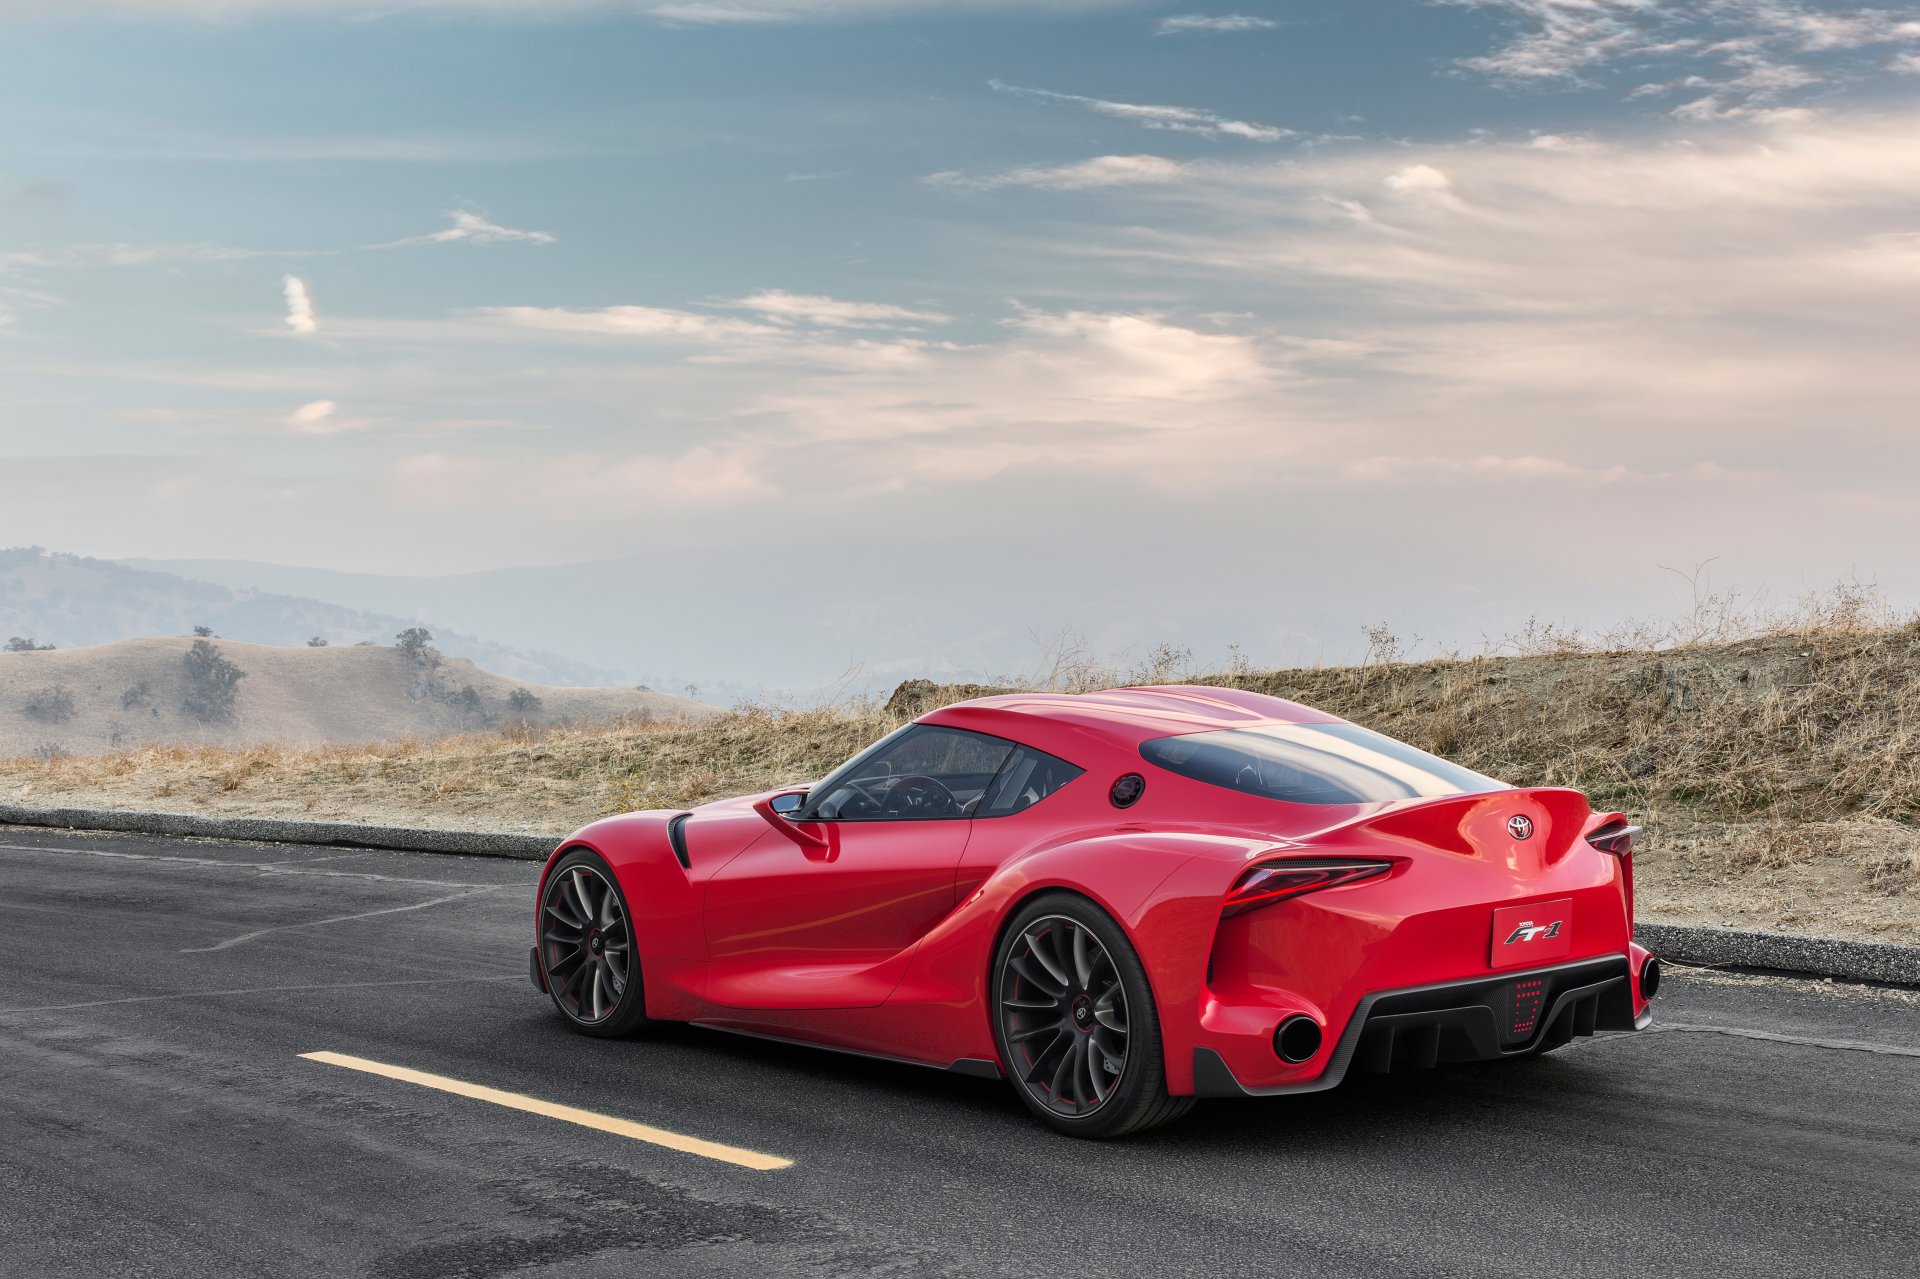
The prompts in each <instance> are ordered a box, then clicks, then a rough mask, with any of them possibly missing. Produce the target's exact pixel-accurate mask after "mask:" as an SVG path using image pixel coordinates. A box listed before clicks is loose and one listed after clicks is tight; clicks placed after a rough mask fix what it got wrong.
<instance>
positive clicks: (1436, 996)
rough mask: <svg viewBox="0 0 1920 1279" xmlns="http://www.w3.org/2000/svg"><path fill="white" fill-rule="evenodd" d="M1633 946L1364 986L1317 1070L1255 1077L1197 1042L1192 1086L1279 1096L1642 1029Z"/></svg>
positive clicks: (1205, 1092)
mask: <svg viewBox="0 0 1920 1279" xmlns="http://www.w3.org/2000/svg"><path fill="white" fill-rule="evenodd" d="M1634 997H1635V991H1634V983H1633V979H1632V972H1631V969H1630V967H1629V958H1628V956H1627V955H1624V954H1623V955H1607V956H1602V957H1601V958H1598V959H1585V960H1580V961H1578V962H1575V963H1569V964H1555V965H1552V966H1550V967H1545V968H1533V969H1527V970H1524V971H1516V972H1503V973H1500V974H1498V975H1494V976H1486V977H1473V978H1468V979H1466V980H1463V981H1450V982H1441V983H1439V984H1437V985H1432V986H1415V987H1410V988H1407V989H1402V990H1392V991H1380V992H1377V993H1374V994H1371V995H1366V996H1364V997H1363V998H1362V999H1361V1000H1360V1003H1359V1005H1358V1006H1357V1007H1356V1008H1355V1009H1354V1011H1353V1016H1352V1017H1351V1018H1349V1019H1348V1021H1347V1026H1346V1030H1345V1031H1343V1032H1342V1034H1341V1036H1340V1042H1339V1044H1338V1045H1337V1046H1336V1047H1335V1048H1334V1050H1333V1054H1332V1056H1331V1057H1329V1058H1328V1061H1327V1067H1326V1069H1325V1070H1324V1071H1322V1072H1321V1073H1320V1075H1319V1076H1318V1077H1317V1078H1314V1079H1311V1080H1307V1081H1304V1082H1300V1083H1287V1084H1278V1085H1268V1086H1260V1085H1255V1086H1251V1087H1249V1086H1247V1085H1244V1084H1242V1083H1241V1082H1240V1081H1239V1080H1238V1079H1237V1078H1235V1076H1234V1073H1233V1070H1232V1068H1231V1067H1229V1066H1228V1065H1227V1062H1226V1059H1225V1058H1223V1057H1222V1056H1221V1055H1220V1054H1219V1053H1218V1052H1216V1051H1215V1050H1214V1049H1212V1048H1208V1047H1205V1046H1201V1047H1197V1048H1195V1049H1194V1050H1193V1083H1194V1095H1195V1096H1199V1097H1272V1096H1280V1095H1284V1094H1288V1093H1303V1092H1319V1091H1321V1090H1323V1089H1327V1088H1332V1087H1333V1086H1334V1085H1336V1084H1338V1083H1339V1082H1340V1081H1341V1080H1342V1079H1344V1078H1345V1077H1346V1076H1347V1073H1348V1072H1349V1071H1350V1070H1369V1071H1388V1070H1396V1069H1405V1068H1409V1067H1423V1066H1435V1065H1439V1064H1441V1063H1443V1062H1449V1063H1450V1062H1466V1061H1495V1060H1498V1059H1500V1058H1502V1057H1519V1056H1524V1055H1525V1054H1527V1053H1530V1052H1534V1051H1536V1050H1538V1049H1539V1048H1541V1047H1542V1046H1544V1045H1549V1044H1559V1043H1565V1042H1566V1041H1567V1040H1569V1039H1572V1038H1573V1037H1575V1036H1576V1035H1591V1034H1593V1033H1594V1032H1595V1031H1596V1030H1639V1029H1642V1028H1644V1027H1645V1026H1646V1025H1647V1023H1648V1021H1649V1020H1650V1018H1649V1017H1647V1016H1646V1015H1642V1016H1641V1017H1638V1018H1636V1017H1635V1015H1634Z"/></svg>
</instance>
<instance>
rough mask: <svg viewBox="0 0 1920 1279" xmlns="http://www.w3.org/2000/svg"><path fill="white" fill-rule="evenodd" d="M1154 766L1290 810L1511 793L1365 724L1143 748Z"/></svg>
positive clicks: (1295, 727)
mask: <svg viewBox="0 0 1920 1279" xmlns="http://www.w3.org/2000/svg"><path fill="white" fill-rule="evenodd" d="M1140 753H1141V754H1142V755H1144V756H1145V757H1146V758H1147V759H1148V761H1150V762H1151V763H1154V764H1158V765H1159V766H1160V767H1162V768H1164V769H1166V770H1167V771H1169V772H1173V773H1178V774H1180V776H1182V777H1191V778H1193V779H1194V780H1195V781H1201V782H1206V783H1208V784H1209V785H1212V786H1223V787H1225V788H1226V789H1228V790H1236V791H1242V792H1244V793H1246V794H1248V795H1259V796H1261V797H1262V798H1263V799H1278V800H1283V801H1285V802H1286V803H1289V804H1379V803H1387V802H1390V801H1393V800H1399V799H1424V798H1428V797H1431V796H1437V795H1468V794H1476V793H1478V792H1481V791H1493V790H1505V789H1507V787H1506V785H1505V783H1503V782H1497V781H1495V780H1494V779H1493V778H1491V777H1483V776H1481V775H1480V774H1479V773H1476V772H1473V771H1472V770H1471V769H1466V768H1462V767H1460V766H1459V765H1458V764H1449V763H1448V762H1447V761H1446V760H1444V759H1441V758H1440V757H1439V756H1437V755H1429V754H1427V753H1426V752H1425V751H1423V750H1416V749H1414V748H1413V747H1411V746H1409V745H1407V744H1406V743H1405V742H1397V741H1395V740H1394V739H1393V738H1391V737H1386V736H1383V735H1382V734H1380V733H1375V732H1372V731H1370V730H1368V729H1364V728H1361V727H1360V726H1359V725H1358V724H1270V725H1267V726H1265V727H1261V728H1230V729H1222V730H1220V731H1217V732H1211V733H1190V734H1187V735H1185V736H1181V737H1158V738H1155V739H1153V740H1152V741H1148V742H1142V743H1141V744H1140Z"/></svg>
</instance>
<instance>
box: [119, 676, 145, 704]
mask: <svg viewBox="0 0 1920 1279" xmlns="http://www.w3.org/2000/svg"><path fill="white" fill-rule="evenodd" d="M152 704H153V686H152V685H150V684H148V683H147V681H145V680H141V681H140V682H139V683H138V684H129V685H127V687H126V688H125V689H124V690H122V691H121V693H120V709H121V710H123V711H130V710H132V709H133V708H134V707H136V706H151V705H152Z"/></svg>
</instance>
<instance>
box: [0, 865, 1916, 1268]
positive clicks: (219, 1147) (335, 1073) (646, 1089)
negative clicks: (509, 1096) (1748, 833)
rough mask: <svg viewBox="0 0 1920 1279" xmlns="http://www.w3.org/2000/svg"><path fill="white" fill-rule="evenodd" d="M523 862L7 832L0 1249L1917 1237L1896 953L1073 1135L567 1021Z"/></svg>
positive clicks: (78, 1260) (237, 1259)
mask: <svg viewBox="0 0 1920 1279" xmlns="http://www.w3.org/2000/svg"><path fill="white" fill-rule="evenodd" d="M535 873H536V869H535V867H533V866H532V865H530V864H527V863H517V862H503V861H489V860H486V859H478V858H456V857H436V856H425V855H411V854H394V853H364V852H359V853H357V852H349V851H344V850H340V849H315V848H292V847H279V846H268V845H254V844H222V843H212V842H199V841H177V840H157V839H144V838H137V837H116V836H98V835H90V836H81V835H68V834H50V833H37V832H25V831H20V830H5V829H0V974H3V980H4V988H3V989H0V1275H5V1276H8V1277H9V1279H13V1277H16V1276H18V1277H21V1279H25V1277H28V1276H58V1275H75V1276H89V1277H92V1276H106V1275H193V1276H209V1275H296V1274H297V1275H302V1276H314V1275H335V1274H340V1275H375V1276H395V1277H399V1276H443V1275H444V1276H451V1275H461V1276H479V1275H514V1276H562V1275H564V1276H568V1277H569V1279H591V1277H593V1276H608V1275H647V1276H679V1275H745V1274H761V1273H769V1274H771V1273H778V1274H799V1275H812V1274H819V1275H841V1274H873V1273H877V1274H889V1275H894V1274H898V1275H919V1274H949V1273H950V1274H1017V1275H1026V1274H1032V1275H1045V1276H1048V1277H1049V1279H1063V1277H1064V1276H1071V1275H1098V1276H1102V1279H1115V1277H1118V1276H1129V1275H1138V1274H1181V1273H1196V1274H1198V1273H1206V1274H1245V1273H1255V1272H1259V1273H1265V1274H1273V1275H1313V1276H1349V1275H1351V1276H1366V1277H1367V1279H1381V1277H1382V1276H1395V1275H1463V1276H1505V1275H1511V1276H1516V1277H1518V1276H1525V1277H1527V1279H1536V1277H1537V1276H1540V1275H1548V1274H1551V1275H1561V1276H1567V1275H1607V1276H1621V1275H1687V1276H1702V1275H1740V1276H1762V1275H1793V1276H1804V1275H1846V1276H1849V1277H1850V1279H1864V1277H1866V1276H1874V1275H1902V1276H1908V1277H1911V1276H1913V1275H1914V1274H1916V1266H1920V1262H1917V1261H1916V1258H1920V1218H1917V1217H1916V1212H1917V1211H1920V1210H1917V1209H1916V1189H1920V996H1916V994H1915V993H1914V992H1910V991H1888V990H1872V989H1866V988H1859V987H1846V986H1837V987H1836V986H1822V985H1821V984H1819V983H1808V982H1793V981H1784V980H1772V979H1764V978H1746V977H1740V978H1736V977H1731V976H1727V975H1722V974H1699V973H1686V972H1680V971H1673V970H1670V975H1669V980H1668V985H1667V989H1666V990H1665V991H1664V992H1663V993H1662V995H1661V998H1660V1000H1659V1002H1658V1005H1657V1015H1658V1018H1659V1024H1660V1025H1662V1026H1663V1027H1668V1028H1669V1029H1665V1030H1663V1031H1662V1032H1661V1033H1645V1034H1640V1035H1634V1036H1618V1037H1610V1038H1605V1039H1601V1040H1595V1041H1588V1042H1583V1043H1580V1044H1578V1045H1576V1046H1574V1047H1573V1048H1570V1049H1567V1050H1563V1051H1562V1052H1561V1053H1558V1054H1555V1055H1554V1056H1552V1057H1548V1058H1543V1059H1540V1060H1536V1061H1527V1062H1517V1063H1503V1064H1496V1065H1491V1066H1480V1067H1463V1068H1458V1069H1450V1070H1442V1071H1438V1072H1432V1073H1428V1074H1424V1075H1414V1076H1395V1077H1392V1078H1390V1079H1388V1080H1386V1081H1373V1082H1368V1083H1364V1084H1355V1085H1348V1086H1343V1087H1342V1088H1340V1089H1337V1090H1335V1091H1333V1092H1332V1093H1328V1094H1323V1095H1317V1096H1308V1097H1300V1098H1292V1099H1275V1100H1270V1101H1246V1102H1223V1101H1219V1102H1209V1103H1205V1104H1203V1106H1202V1107H1200V1108H1199V1109H1198V1110H1196V1111H1195V1112H1194V1113H1193V1114H1192V1115H1190V1116H1189V1117H1188V1118H1187V1120H1186V1121H1185V1122H1183V1123H1182V1124H1180V1125H1179V1126H1177V1127H1174V1128H1171V1129H1166V1130H1162V1131H1160V1132H1157V1133H1153V1134H1149V1135H1147V1136H1145V1137H1143V1138H1138V1139H1135V1140H1132V1141H1128V1142H1123V1143H1114V1144H1106V1145H1098V1144H1088V1143H1080V1142H1075V1141H1070V1140H1067V1139H1065V1138H1060V1137H1056V1136H1054V1135H1052V1134H1050V1133H1048V1132H1046V1131H1045V1130H1043V1129H1041V1128H1039V1127H1038V1126H1037V1125H1035V1124H1034V1123H1033V1122H1032V1121H1031V1120H1030V1119H1029V1118H1028V1117H1027V1115H1026V1113H1025V1112H1024V1111H1023V1110H1022V1109H1021V1108H1020V1106H1019V1104H1018V1103H1017V1102H1016V1101H1015V1099H1014V1097H1013V1095H1012V1093H1011V1092H1009V1091H1008V1090H1007V1089H1006V1087H1005V1086H1004V1085H1001V1084H997V1083H993V1082H989V1081H982V1080H971V1079H964V1078H955V1077H949V1076H946V1075H944V1074H940V1073H937V1072H934V1071H927V1070H919V1069H915V1068H912V1067H906V1066H893V1065H888V1064H884V1063H877V1062H868V1061H862V1060H859V1059H854V1058H848V1057H841V1056H836V1055H832V1054H827V1053H821V1052H815V1051H810V1050H806V1049H798V1048H789V1047H784V1046H780V1045H773V1044H767V1043H762V1042H758V1041H753V1040H747V1039H742V1038H738V1037H735V1036H728V1035H722V1034H718V1033H715V1032H709V1031H701V1030H696V1029H691V1028H681V1029H675V1030H672V1031H670V1032H668V1033H664V1034H662V1035H659V1036H657V1037H654V1038H651V1039H647V1040H633V1041H625V1042H611V1043H609V1042H601V1041H596V1040H589V1039H585V1038H582V1037H580V1036H577V1035H574V1034H572V1033H571V1032H569V1031H568V1030H567V1029H566V1028H565V1027H564V1026H563V1025H562V1023H561V1022H560V1021H559V1019H558V1017H557V1015H556V1014H555V1013H554V1012H553V1011H552V1009H551V1007H550V1006H549V1005H548V1004H547V1002H546V1000H545V999H544V997H542V996H540V995H539V994H537V993H536V992H535V991H534V990H533V989H532V988H531V987H530V986H529V985H528V983H527V979H526V976H525V964H526V947H527V945H528V941H527V933H528V929H529V915H530V910H531V907H530V904H529V903H530V892H531V885H532V883H533V878H534V875H535ZM1727 1032H1733V1033H1727ZM1746 1032H1761V1033H1762V1034H1763V1035H1769V1036H1782V1038H1755V1037H1752V1035H1751V1034H1750V1033H1746ZM313 1051H328V1052H335V1053H343V1054H350V1055H353V1056H357V1057H362V1058H368V1059H372V1060H375V1061H379V1062H382V1063H387V1064H390V1065H396V1066H401V1067H406V1068H410V1069H414V1070H419V1071H426V1072H431V1073H433V1074H436V1075H442V1076H447V1077H451V1078H454V1079H458V1080H460V1081H464V1082H467V1083H472V1084H479V1085H484V1086H487V1087H491V1088H496V1089H502V1090H506V1091H509V1092H512V1093H515V1094H523V1095H526V1096H529V1097H534V1098H539V1099H543V1100H546V1101H551V1102H560V1103H564V1104H567V1105H571V1106H576V1107H581V1108H584V1109H587V1110H591V1111H594V1112H598V1113H601V1114H604V1115H608V1116H613V1117H616V1118H620V1119H626V1120H632V1121H638V1122H640V1123H643V1124H648V1125H653V1126H656V1127H658V1128H662V1129H668V1130H671V1131H672V1132H674V1133H680V1134H685V1135H688V1136H693V1137H698V1138H703V1139H707V1140H710V1141H714V1142H723V1143H728V1144H731V1145H734V1146H739V1147H744V1148H748V1149H751V1150H755V1151H760V1152H765V1153H769V1154H775V1155H779V1156H783V1157H785V1158H788V1159H791V1160H792V1161H793V1163H792V1166H791V1167H788V1168H784V1169H781V1170H778V1171H751V1170H748V1169H745V1168H741V1167H736V1166H733V1165H731V1164H726V1163H721V1162H716V1161H714V1160H711V1159H708V1158H704V1157H701V1156H699V1155H694V1154H687V1153H682V1152H680V1151H677V1150H672V1149H666V1148H663V1147H661V1146H658V1145H654V1144H650V1143H648V1142H645V1141H639V1140H634V1139H631V1138H629V1137H624V1136H617V1135H613V1134H609V1133H605V1132H599V1131H593V1130H590V1129H587V1128H582V1127H578V1126H575V1125H573V1124H570V1123H565V1122H560V1121H558V1120H556V1119H554V1118H551V1117H547V1116H544V1115H538V1114H528V1113H522V1112H520V1111H516V1110H512V1109H507V1108H505V1107H502V1106H500V1105H496V1104H493V1103H492V1102H489V1101H485V1100H475V1099H471V1098H469V1097H465V1096H457V1095H450V1094H448V1093H446V1092H443V1091H438V1090H436V1089H433V1088H429V1087H422V1086H419V1085H417V1084H413V1083H406V1082H397V1081H395V1080H392V1079H388V1078H381V1077H376V1076H373V1075H368V1074H364V1073H361V1072H359V1071H356V1070H351V1069H344V1068H342V1067H340V1066H337V1065H330V1064H325V1063H321V1062H317V1061H311V1060H307V1059H303V1058H302V1057H301V1056H300V1055H299V1054H302V1053H306V1052H313Z"/></svg>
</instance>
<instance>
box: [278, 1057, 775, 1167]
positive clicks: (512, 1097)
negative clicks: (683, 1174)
mask: <svg viewBox="0 0 1920 1279" xmlns="http://www.w3.org/2000/svg"><path fill="white" fill-rule="evenodd" d="M300 1056H302V1057H304V1058H305V1059H306V1060H308V1061H319V1062H325V1063H326V1064H327V1065H329V1066H344V1067H346V1068H347V1069H348V1070H361V1071H365V1072H366V1073H367V1074H369V1075H382V1076H384V1077H386V1078H388V1079H398V1080H400V1081H401V1082H402V1083H408V1084H419V1085H420V1086H421V1087H422V1088H438V1089H439V1090H440V1091H441V1092H450V1093H453V1094H454V1095H456V1096H459V1097H471V1098H473V1099H474V1100H475V1101H490V1102H492V1103H493V1104H494V1105H496V1106H505V1107H506V1108H507V1109H509V1110H524V1111H525V1112H526V1113H528V1114H530V1115H545V1116H546V1117H547V1118H548V1119H558V1120H561V1121H562V1122H564V1123H569V1124H579V1125H580V1126H581V1127H582V1128H597V1129H599V1130H600V1131H601V1132H610V1133H613V1134H614V1135H615V1136H617V1137H631V1138H633V1139H634V1140H635V1141H645V1142H649V1143H651V1144H653V1145H655V1146H665V1147H666V1148H667V1149H668V1150H678V1151H682V1152H684V1153H686V1154H689V1155H699V1156H701V1157H702V1158H705V1159H717V1160H719V1161H720V1162H721V1163H727V1164H736V1165H738V1166H739V1167H742V1168H751V1169H753V1170H754V1171H756V1172H771V1171H773V1170H774V1169H776V1168H791V1167H792V1166H793V1160H791V1159H782V1158H781V1157H780V1156H778V1155H763V1154H761V1153H760V1152H759V1151H757V1150H743V1149H742V1148H740V1147H739V1146H723V1145H721V1144H720V1143H719V1142H717V1141H703V1140H701V1139H700V1138H699V1137H687V1136H683V1135H682V1134H680V1133H677V1132H668V1131H667V1130H666V1129H665V1128H654V1127H651V1126H649V1125H647V1124H636V1123H634V1122H633V1121H631V1120H628V1119H615V1118H614V1117H613V1116H611V1115H599V1114H595V1113H594V1112H593V1111H591V1110H580V1109H578V1108H577V1107H574V1106H562V1105H559V1104H557V1103H555V1102H551V1101H542V1100H540V1099H539V1098H538V1097H523V1096H521V1095H520V1094H519V1093H516V1092H502V1091H501V1090H500V1089H498V1088H487V1087H484V1086H482V1085H480V1084H470V1083H467V1082H466V1081H465V1080H461V1079H449V1078H448V1077H447V1076H445V1075H430V1074H428V1073H427V1072H426V1071H424V1070H410V1069H408V1068H407V1067H405V1066H389V1065H387V1064H386V1063H385V1062H383V1061H369V1060H367V1059H366V1058H365V1057H349V1056H348V1055H347V1054H345V1053H301V1054H300Z"/></svg>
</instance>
